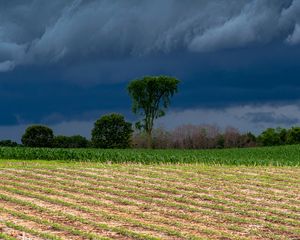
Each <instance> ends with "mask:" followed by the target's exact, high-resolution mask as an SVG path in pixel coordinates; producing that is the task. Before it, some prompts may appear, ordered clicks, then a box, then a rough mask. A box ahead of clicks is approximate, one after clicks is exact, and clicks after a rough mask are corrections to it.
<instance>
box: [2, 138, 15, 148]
mask: <svg viewBox="0 0 300 240" xmlns="http://www.w3.org/2000/svg"><path fill="white" fill-rule="evenodd" d="M17 146H18V143H16V142H13V141H11V140H2V141H0V147H17Z"/></svg>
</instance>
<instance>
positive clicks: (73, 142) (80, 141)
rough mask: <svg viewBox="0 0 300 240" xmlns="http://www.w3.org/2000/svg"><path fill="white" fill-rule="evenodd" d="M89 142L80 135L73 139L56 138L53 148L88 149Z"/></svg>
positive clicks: (72, 137) (65, 137)
mask: <svg viewBox="0 0 300 240" xmlns="http://www.w3.org/2000/svg"><path fill="white" fill-rule="evenodd" d="M87 146H88V140H87V139H86V138H85V137H83V136H80V135H75V136H71V137H67V136H55V137H54V139H53V147H56V148H86V147H87Z"/></svg>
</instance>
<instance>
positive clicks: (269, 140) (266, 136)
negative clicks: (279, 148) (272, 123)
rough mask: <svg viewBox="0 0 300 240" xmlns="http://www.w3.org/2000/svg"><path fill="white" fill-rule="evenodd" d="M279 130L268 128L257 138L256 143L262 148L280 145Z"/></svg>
mask: <svg viewBox="0 0 300 240" xmlns="http://www.w3.org/2000/svg"><path fill="white" fill-rule="evenodd" d="M280 132H281V129H279V128H277V129H274V128H268V129H266V130H265V131H263V132H262V133H261V134H260V135H259V136H258V141H259V142H260V143H261V144H262V145H263V146H276V145H280V144H282V142H281V138H280Z"/></svg>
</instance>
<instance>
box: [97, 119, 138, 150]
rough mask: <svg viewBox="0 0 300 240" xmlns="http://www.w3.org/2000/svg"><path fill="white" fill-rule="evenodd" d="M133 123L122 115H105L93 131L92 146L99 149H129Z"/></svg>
mask: <svg viewBox="0 0 300 240" xmlns="http://www.w3.org/2000/svg"><path fill="white" fill-rule="evenodd" d="M132 132H133V131H132V126H131V123H129V122H126V121H125V119H124V116H122V115H120V114H116V113H113V114H110V115H104V116H102V117H101V118H100V119H98V120H97V121H96V122H95V124H94V128H93V130H92V144H93V146H94V147H98V148H128V147H129V146H130V138H131V134H132Z"/></svg>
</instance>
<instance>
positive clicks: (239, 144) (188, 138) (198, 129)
mask: <svg viewBox="0 0 300 240" xmlns="http://www.w3.org/2000/svg"><path fill="white" fill-rule="evenodd" d="M132 140H133V142H132V144H133V147H135V148H145V147H146V146H147V136H145V134H144V133H135V134H134V135H133V138H132ZM152 144H153V145H152V147H153V148H156V149H167V148H177V149H213V148H245V147H259V146H279V145H291V144H300V127H292V128H290V129H285V128H268V129H266V130H264V131H263V132H262V133H261V134H259V135H258V136H256V135H254V134H253V133H251V132H248V133H240V132H239V131H238V130H237V129H236V128H233V127H228V128H226V129H225V130H224V131H221V130H220V128H219V127H217V126H215V125H182V126H179V127H177V128H175V129H174V130H171V131H167V130H165V129H163V128H158V129H155V130H154V131H153V142H152Z"/></svg>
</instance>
